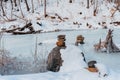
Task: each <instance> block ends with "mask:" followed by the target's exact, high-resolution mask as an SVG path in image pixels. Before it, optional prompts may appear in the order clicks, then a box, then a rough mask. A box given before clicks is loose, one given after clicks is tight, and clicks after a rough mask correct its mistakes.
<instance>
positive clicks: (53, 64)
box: [47, 35, 66, 72]
mask: <svg viewBox="0 0 120 80" xmlns="http://www.w3.org/2000/svg"><path fill="white" fill-rule="evenodd" d="M65 40H66V39H65V35H58V41H57V42H56V45H57V46H56V47H55V48H53V49H52V51H51V52H50V53H49V55H48V60H47V70H48V71H52V72H58V71H59V70H60V67H61V66H62V63H63V60H62V57H61V53H60V49H65V48H66V45H65Z"/></svg>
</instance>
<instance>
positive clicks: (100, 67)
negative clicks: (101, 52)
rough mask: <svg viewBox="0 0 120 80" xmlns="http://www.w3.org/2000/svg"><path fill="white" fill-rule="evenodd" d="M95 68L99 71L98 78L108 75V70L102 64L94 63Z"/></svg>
mask: <svg viewBox="0 0 120 80" xmlns="http://www.w3.org/2000/svg"><path fill="white" fill-rule="evenodd" d="M95 66H96V68H97V69H98V71H99V77H105V76H108V75H109V69H108V68H107V67H106V66H105V65H104V64H102V63H96V64H95Z"/></svg>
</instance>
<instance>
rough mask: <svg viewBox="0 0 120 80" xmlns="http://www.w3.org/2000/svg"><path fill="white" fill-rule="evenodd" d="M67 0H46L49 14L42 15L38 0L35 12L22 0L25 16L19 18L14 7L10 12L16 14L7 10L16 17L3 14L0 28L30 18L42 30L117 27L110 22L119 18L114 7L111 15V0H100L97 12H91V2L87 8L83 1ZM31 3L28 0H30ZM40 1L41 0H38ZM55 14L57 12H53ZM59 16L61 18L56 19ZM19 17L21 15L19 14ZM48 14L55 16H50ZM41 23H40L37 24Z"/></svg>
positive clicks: (8, 8)
mask: <svg viewBox="0 0 120 80" xmlns="http://www.w3.org/2000/svg"><path fill="white" fill-rule="evenodd" d="M68 2H69V1H68V0H67V1H66V0H60V1H58V3H59V4H58V6H57V2H56V1H51V0H49V1H48V2H47V3H48V4H47V14H48V17H46V18H44V16H43V15H44V13H43V12H44V11H43V9H44V6H42V5H41V6H40V5H38V2H37V1H34V4H36V5H35V12H34V13H32V12H30V11H29V12H27V11H26V9H25V4H24V3H22V4H23V5H22V11H23V13H24V16H25V17H24V18H21V15H20V11H16V10H15V11H14V12H13V13H14V14H15V15H17V16H18V17H16V16H14V15H12V14H7V16H8V17H10V16H11V15H12V17H13V18H15V19H16V20H15V21H8V22H6V21H4V19H3V18H1V20H0V25H1V27H0V30H1V28H7V29H8V28H10V27H12V26H16V27H23V26H24V25H25V24H26V23H28V22H32V24H33V25H32V26H33V27H34V29H35V30H42V32H47V31H56V30H64V29H67V30H70V29H89V28H92V29H97V28H103V27H104V26H107V27H108V28H116V27H120V25H117V26H115V25H114V24H111V23H112V22H115V21H118V22H119V19H120V16H119V15H120V12H119V11H116V12H115V14H114V16H113V17H111V15H112V13H111V10H113V11H114V10H115V7H114V6H116V5H115V4H113V3H108V2H106V1H103V2H102V1H99V4H98V12H97V15H96V16H93V12H94V5H92V4H91V6H90V8H89V9H87V8H86V3H87V2H86V1H83V0H75V1H74V2H73V3H68ZM29 3H31V2H29ZM41 4H42V3H41ZM8 5H10V2H9V1H8V2H7V3H6V8H5V9H6V13H10V10H11V9H10V8H11V7H10V6H8ZM56 14H57V15H56ZM58 16H60V17H61V19H62V20H60V19H59V17H58ZM19 17H20V18H19ZM51 17H54V18H53V19H52V18H51ZM37 22H38V23H40V24H41V25H39V24H37Z"/></svg>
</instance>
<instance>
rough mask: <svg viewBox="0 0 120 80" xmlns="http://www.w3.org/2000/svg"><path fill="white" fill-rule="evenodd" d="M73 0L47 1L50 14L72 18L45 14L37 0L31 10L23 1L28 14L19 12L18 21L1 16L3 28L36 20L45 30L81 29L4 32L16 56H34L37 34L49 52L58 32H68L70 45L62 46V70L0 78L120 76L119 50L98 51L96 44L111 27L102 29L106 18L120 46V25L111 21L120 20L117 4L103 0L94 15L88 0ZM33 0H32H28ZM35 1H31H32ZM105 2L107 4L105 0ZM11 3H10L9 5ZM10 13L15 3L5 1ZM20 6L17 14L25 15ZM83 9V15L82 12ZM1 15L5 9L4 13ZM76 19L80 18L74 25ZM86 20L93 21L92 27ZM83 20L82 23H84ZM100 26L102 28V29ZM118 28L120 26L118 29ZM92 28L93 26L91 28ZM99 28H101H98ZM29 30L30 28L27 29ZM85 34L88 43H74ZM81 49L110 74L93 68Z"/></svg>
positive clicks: (110, 79) (114, 79) (119, 79)
mask: <svg viewBox="0 0 120 80" xmlns="http://www.w3.org/2000/svg"><path fill="white" fill-rule="evenodd" d="M68 1H69V0H58V2H59V4H58V6H57V3H56V2H57V0H49V2H48V3H49V4H48V5H47V13H48V15H50V16H55V13H57V14H58V15H59V16H60V17H61V18H66V17H67V18H68V20H65V21H60V20H59V19H58V18H57V17H56V16H55V17H56V19H55V20H52V19H50V18H49V17H48V18H44V17H43V15H44V14H43V12H44V11H43V6H42V5H41V4H39V3H38V1H37V0H34V3H35V4H36V5H34V6H35V12H34V13H31V11H29V12H27V11H26V8H25V4H24V3H21V4H22V10H23V13H24V16H25V17H24V18H22V19H20V18H17V17H16V16H13V18H15V19H17V20H15V21H10V22H5V21H4V19H3V18H0V31H1V29H2V28H9V29H10V27H11V26H13V25H15V26H17V27H23V26H24V25H25V24H26V23H27V22H32V24H33V27H34V29H35V30H42V32H50V31H55V30H57V29H60V30H78V31H62V32H55V33H41V34H30V35H17V36H13V35H10V34H5V35H4V36H3V40H4V43H3V44H4V47H5V48H6V49H7V50H8V51H10V52H11V53H12V56H17V57H20V55H22V56H24V57H29V56H31V52H33V51H34V49H35V43H36V42H35V41H36V37H38V42H37V44H39V43H43V44H42V45H39V46H38V48H39V51H38V52H41V51H42V52H43V53H46V54H48V53H49V51H50V50H51V49H52V48H53V47H54V46H55V44H56V41H57V39H56V38H57V37H56V36H57V35H59V34H66V39H67V41H66V44H67V48H66V49H63V50H61V54H62V58H63V60H64V62H63V65H62V67H61V69H60V71H59V72H49V71H48V72H44V73H34V74H23V75H5V76H0V80H78V79H80V80H120V70H119V68H120V62H119V58H120V55H119V53H118V54H114V53H112V54H105V53H98V54H96V52H95V51H94V50H93V45H94V44H95V43H98V41H99V39H100V38H101V39H102V40H103V39H105V36H106V33H107V30H104V29H101V28H102V26H101V25H98V22H104V21H105V22H106V23H107V27H108V28H111V29H114V31H115V32H114V34H113V35H114V41H115V43H116V44H117V45H118V46H120V42H119V38H120V36H119V35H120V34H119V30H120V29H119V27H120V26H119V25H118V26H114V25H113V24H110V22H114V21H120V12H119V11H116V13H115V14H114V16H113V17H111V13H110V10H111V9H112V8H113V9H114V6H115V4H112V3H111V4H108V3H106V2H105V1H104V2H102V1H100V0H99V3H100V4H99V5H98V14H97V15H96V17H95V16H93V7H94V6H91V7H90V8H89V9H87V8H86V0H74V2H73V3H72V4H70V3H68ZM28 2H29V1H28ZM29 3H31V2H29ZM103 3H104V4H103ZM7 4H8V5H7ZM5 5H6V6H5V8H6V13H8V15H7V16H8V18H10V17H11V14H9V13H11V7H9V6H10V2H8V3H6V4H5ZM16 10H17V7H16V9H14V11H13V14H15V15H17V16H19V17H21V13H20V12H17V11H16ZM80 12H82V14H81V15H80V14H79V13H80ZM0 15H1V13H0ZM36 22H40V23H42V26H39V25H38V24H36ZM73 22H78V24H77V25H74V24H73ZM86 23H89V24H90V25H92V28H91V29H89V28H88V27H87V26H86ZM80 24H81V25H80ZM98 28H99V29H98ZM115 28H118V29H115ZM88 29H89V30H88ZM97 29H98V30H97ZM26 31H27V30H26ZM79 34H82V35H83V36H84V37H85V45H79V46H78V47H76V46H74V42H75V39H76V36H77V35H79ZM81 52H83V53H84V54H85V58H86V60H87V61H90V60H96V61H97V62H98V63H97V64H96V67H97V68H98V70H99V72H101V75H102V76H103V75H104V74H105V73H107V74H108V76H106V77H100V76H99V73H92V72H89V71H88V70H87V69H86V68H87V63H85V62H84V61H83V57H82V55H81Z"/></svg>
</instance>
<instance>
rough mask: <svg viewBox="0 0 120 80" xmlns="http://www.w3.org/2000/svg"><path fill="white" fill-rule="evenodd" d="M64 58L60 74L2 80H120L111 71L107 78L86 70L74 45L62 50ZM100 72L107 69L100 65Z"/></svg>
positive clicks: (20, 76)
mask: <svg viewBox="0 0 120 80" xmlns="http://www.w3.org/2000/svg"><path fill="white" fill-rule="evenodd" d="M61 53H62V58H63V60H64V62H63V66H62V67H61V70H60V71H59V72H45V73H37V74H27V75H9V76H0V80H77V79H82V80H88V79H92V80H116V79H118V80H119V79H120V74H117V73H115V72H113V71H110V73H111V74H110V75H108V76H106V77H99V75H98V73H93V72H89V71H88V70H87V69H86V67H87V66H86V63H85V62H84V61H83V57H82V56H81V54H80V53H81V50H80V49H79V48H78V47H76V46H74V45H67V48H66V49H63V50H61ZM96 66H97V68H98V67H99V68H98V70H100V72H102V73H104V72H106V67H105V66H104V65H103V64H101V63H98V64H96Z"/></svg>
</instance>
